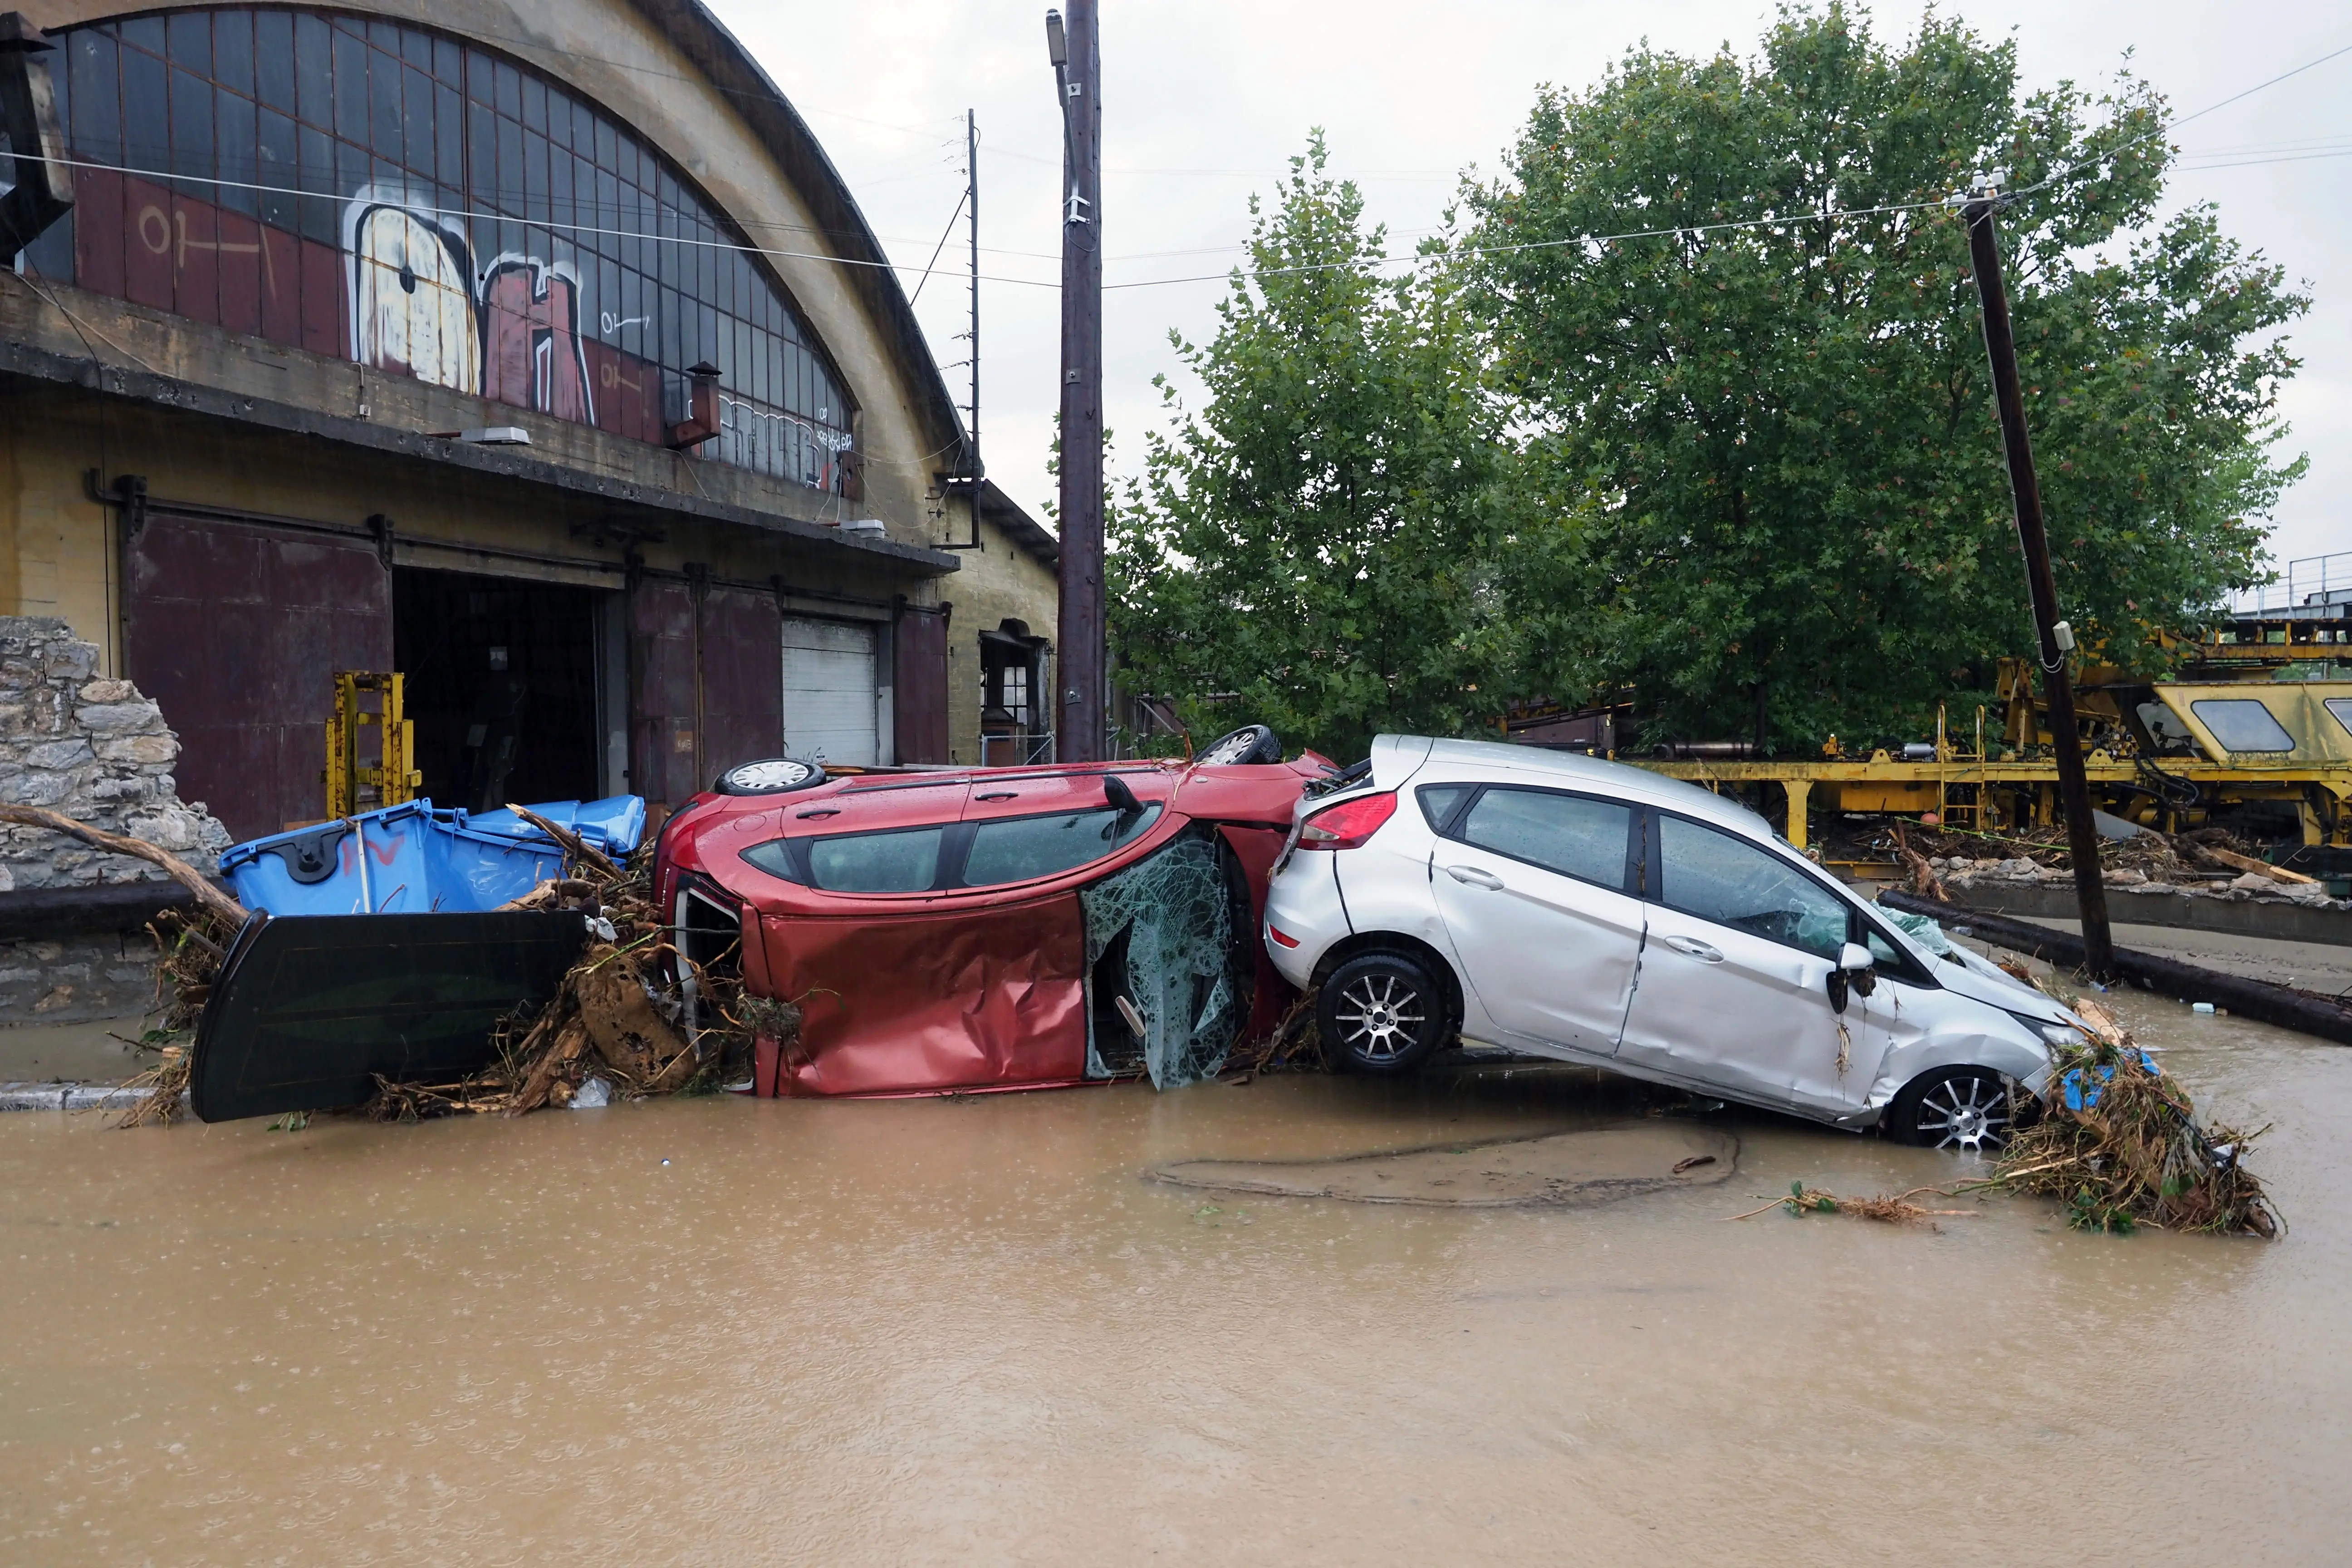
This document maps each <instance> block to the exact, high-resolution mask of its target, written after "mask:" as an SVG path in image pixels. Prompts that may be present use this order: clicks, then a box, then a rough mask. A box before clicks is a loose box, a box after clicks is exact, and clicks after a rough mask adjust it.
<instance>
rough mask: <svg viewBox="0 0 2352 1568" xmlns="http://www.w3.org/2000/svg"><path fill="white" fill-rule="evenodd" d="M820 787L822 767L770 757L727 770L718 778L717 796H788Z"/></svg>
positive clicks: (794, 758)
mask: <svg viewBox="0 0 2352 1568" xmlns="http://www.w3.org/2000/svg"><path fill="white" fill-rule="evenodd" d="M823 783H824V765H823V764H822V763H804V762H803V761H801V760H800V759H799V758H798V757H770V758H767V759H766V760H764V761H761V762H757V763H738V764H736V765H735V766H734V767H731V768H729V769H728V770H727V771H726V772H725V773H720V774H719V783H718V785H717V788H718V790H719V794H721V795H789V794H791V793H792V792H793V790H796V789H811V788H814V786H816V785H818V784H823Z"/></svg>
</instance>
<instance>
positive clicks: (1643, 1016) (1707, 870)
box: [1619, 813, 1868, 1105]
mask: <svg viewBox="0 0 2352 1568" xmlns="http://www.w3.org/2000/svg"><path fill="white" fill-rule="evenodd" d="M1652 822H1653V824H1654V831H1653V833H1652V835H1651V839H1652V842H1653V845H1654V847H1653V848H1652V850H1651V852H1650V862H1649V870H1650V876H1649V879H1648V888H1647V891H1648V895H1649V898H1648V903H1649V909H1648V928H1647V934H1646V936H1645V938H1644V941H1643V949H1642V966H1641V974H1640V980H1639V983H1638V984H1637V985H1636V986H1635V988H1634V994H1633V1004H1632V1005H1631V1007H1630V1008H1629V1009H1628V1011H1627V1016H1626V1020H1625V1032H1624V1040H1623V1044H1622V1046H1621V1047H1620V1048H1619V1056H1620V1058H1621V1059H1622V1060H1623V1061H1625V1062H1626V1063H1627V1064H1628V1065H1629V1066H1636V1067H1646V1068H1652V1069H1653V1070H1658V1071H1664V1072H1670V1073H1674V1074H1675V1075H1677V1076H1679V1077H1682V1078H1684V1079H1696V1080H1699V1081H1702V1082H1706V1083H1712V1084H1717V1085H1719V1086H1721V1088H1722V1089H1723V1090H1724V1091H1725V1092H1726V1093H1727V1094H1731V1095H1734V1096H1737V1097H1738V1098H1740V1099H1744V1100H1753V1101H1756V1102H1758V1103H1760V1104H1767V1105H1783V1104H1789V1103H1790V1102H1791V1101H1792V1100H1795V1099H1797V1098H1799V1097H1800V1086H1802V1093H1803V1096H1804V1097H1805V1098H1808V1099H1811V1098H1813V1097H1814V1096H1816V1095H1817V1094H1819V1093H1821V1092H1822V1091H1823V1086H1825V1085H1827V1086H1834V1085H1835V1084H1836V1083H1837V1082H1838V1081H1840V1079H1841V1076H1842V1075H1841V1074H1840V1071H1839V1065H1838V1064H1839V1062H1840V1059H1841V1058H1844V1061H1845V1073H1844V1074H1843V1077H1845V1078H1847V1079H1851V1078H1853V1060H1852V1055H1853V1043H1852V1042H1853V1027H1852V1026H1851V1024H1848V1023H1846V1022H1845V1021H1844V1020H1843V1019H1841V1017H1840V1016H1839V1015H1838V1013H1837V1012H1836V1011H1835V1009H1834V1008H1833V1007H1832V1005H1831V1002H1830V994H1829V984H1828V982H1829V976H1830V974H1831V973H1832V970H1834V969H1835V967H1836V955H1837V953H1838V952H1840V951H1841V950H1842V949H1843V945H1844V942H1845V939H1846V934H1847V929H1848V923H1849V920H1850V917H1849V915H1848V913H1847V910H1846V906H1845V904H1844V902H1843V900H1841V899H1840V898H1838V896H1837V895H1836V894H1835V893H1833V892H1832V891H1831V890H1830V889H1827V888H1825V887H1822V885H1821V884H1820V883H1818V882H1817V881H1814V880H1813V879H1811V878H1810V877H1808V876H1807V875H1806V874H1805V873H1803V872H1801V871H1800V870H1798V869H1797V868H1794V867H1792V866H1790V865H1788V864H1787V863H1785V862H1784V861H1782V860H1781V859H1780V858H1779V857H1777V856H1775V855H1773V854H1772V853H1771V852H1770V851H1769V850H1768V849H1766V848H1765V847H1763V846H1761V845H1759V844H1755V843H1752V842H1749V841H1747V840H1744V839H1742V838H1740V837H1737V836H1735V835H1732V834H1728V833H1724V832H1721V831H1720V830H1718V829H1716V828H1712V827H1708V826H1705V825H1703V824H1700V823H1697V822H1694V821H1691V820H1690V819H1688V818H1685V817H1678V816H1672V815H1670V814H1666V813H1654V814H1653V815H1652ZM1862 1081H1863V1082H1864V1084H1865V1085H1866V1083H1867V1081H1868V1080H1867V1079H1866V1078H1865V1079H1862Z"/></svg>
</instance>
